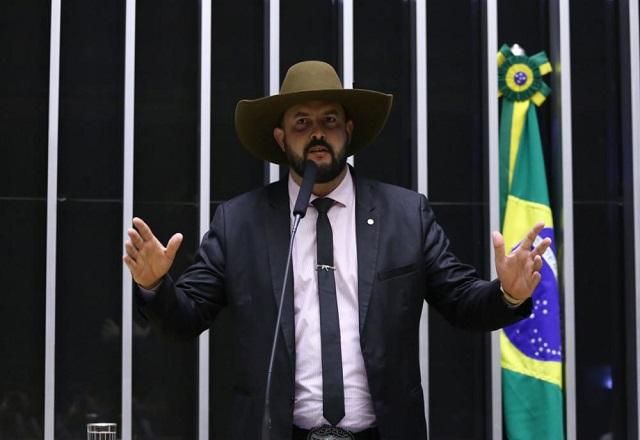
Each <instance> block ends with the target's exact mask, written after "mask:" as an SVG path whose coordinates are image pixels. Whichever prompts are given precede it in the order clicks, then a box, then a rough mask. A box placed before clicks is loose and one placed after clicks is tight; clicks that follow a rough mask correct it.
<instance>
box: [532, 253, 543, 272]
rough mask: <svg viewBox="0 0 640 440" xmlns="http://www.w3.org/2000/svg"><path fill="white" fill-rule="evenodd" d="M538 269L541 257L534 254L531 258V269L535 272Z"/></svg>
mask: <svg viewBox="0 0 640 440" xmlns="http://www.w3.org/2000/svg"><path fill="white" fill-rule="evenodd" d="M540 269H542V257H541V256H540V255H536V256H535V257H534V258H533V270H534V271H536V272H537V271H539V270H540Z"/></svg>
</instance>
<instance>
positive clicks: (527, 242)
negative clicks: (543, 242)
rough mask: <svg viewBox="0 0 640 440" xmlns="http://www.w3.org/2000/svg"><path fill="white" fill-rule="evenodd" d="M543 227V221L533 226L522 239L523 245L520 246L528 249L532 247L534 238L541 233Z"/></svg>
mask: <svg viewBox="0 0 640 440" xmlns="http://www.w3.org/2000/svg"><path fill="white" fill-rule="evenodd" d="M543 228H544V223H542V222H538V223H536V225H535V226H534V227H533V229H531V230H530V231H529V232H528V233H527V235H526V237H525V238H524V240H522V245H521V246H520V248H521V249H524V250H526V251H528V250H529V249H531V245H533V242H534V240H535V239H536V237H537V236H538V234H540V232H541V231H542V229H543Z"/></svg>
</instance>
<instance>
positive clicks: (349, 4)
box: [341, 0, 354, 165]
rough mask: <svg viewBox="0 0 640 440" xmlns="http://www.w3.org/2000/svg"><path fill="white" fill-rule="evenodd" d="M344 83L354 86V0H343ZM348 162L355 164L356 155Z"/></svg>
mask: <svg viewBox="0 0 640 440" xmlns="http://www.w3.org/2000/svg"><path fill="white" fill-rule="evenodd" d="M341 3H342V84H343V87H344V88H345V89H352V88H353V0H342V2H341ZM347 162H348V163H349V164H350V165H353V164H354V156H351V157H349V159H347Z"/></svg>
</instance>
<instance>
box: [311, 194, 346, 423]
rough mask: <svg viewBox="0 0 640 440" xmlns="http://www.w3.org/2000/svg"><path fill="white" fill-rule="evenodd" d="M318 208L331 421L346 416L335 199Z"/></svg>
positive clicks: (325, 396) (325, 399)
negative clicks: (333, 213)
mask: <svg viewBox="0 0 640 440" xmlns="http://www.w3.org/2000/svg"><path fill="white" fill-rule="evenodd" d="M311 203H312V204H313V206H315V208H316V209H317V210H318V221H317V223H316V241H317V246H318V260H317V266H316V271H317V272H318V297H319V302H320V339H321V345H322V407H323V416H324V418H325V419H327V420H328V421H329V423H331V424H332V425H334V426H335V425H337V424H338V423H339V422H340V420H342V418H343V417H344V385H343V382H342V353H341V352H340V320H339V318H338V301H337V298H336V280H335V278H334V274H333V271H334V270H335V268H334V266H333V233H332V231H331V223H329V217H327V212H328V211H329V209H330V208H331V206H333V204H334V201H333V200H332V199H329V198H324V199H315V200H314V201H313V202H311Z"/></svg>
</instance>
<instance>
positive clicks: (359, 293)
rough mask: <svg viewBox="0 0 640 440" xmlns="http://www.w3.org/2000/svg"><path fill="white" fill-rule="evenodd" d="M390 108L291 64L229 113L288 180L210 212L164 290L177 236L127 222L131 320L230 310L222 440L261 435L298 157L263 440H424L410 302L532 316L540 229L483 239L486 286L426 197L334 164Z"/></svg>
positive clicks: (166, 321)
mask: <svg viewBox="0 0 640 440" xmlns="http://www.w3.org/2000/svg"><path fill="white" fill-rule="evenodd" d="M390 107H391V96H390V95H385V94H382V93H378V92H374V91H365V90H343V89H342V87H341V83H340V80H339V78H338V76H337V74H336V73H335V71H334V70H333V68H332V67H331V66H329V65H328V64H325V63H321V62H317V61H308V62H303V63H299V64H296V65H294V66H293V67H291V69H289V71H288V73H287V75H286V78H285V80H284V81H283V84H282V88H281V91H280V94H279V95H275V96H271V97H267V98H262V99H257V100H254V101H241V102H239V103H238V106H237V107H236V129H237V132H238V136H239V138H240V140H241V142H242V143H243V144H244V145H245V147H247V148H248V149H249V150H250V151H251V152H252V153H254V154H255V155H256V156H258V157H259V158H262V159H264V160H269V161H271V162H275V163H287V164H289V166H290V174H289V178H288V180H284V181H281V182H277V183H274V184H271V185H269V186H267V187H264V188H260V189H258V190H255V191H253V192H250V193H247V194H243V195H241V196H239V197H236V198H234V199H232V200H230V201H228V202H226V203H224V204H223V205H221V206H220V207H219V208H218V210H217V211H216V214H215V217H214V219H213V222H212V224H211V229H210V230H209V232H208V233H207V234H206V235H205V237H204V239H203V241H202V245H201V247H200V249H199V252H198V254H197V257H196V261H195V263H194V264H193V265H192V266H191V267H190V268H188V269H187V270H186V272H185V273H184V274H183V275H182V276H181V277H180V279H179V280H178V281H177V282H175V283H174V281H173V280H172V279H171V277H170V276H169V275H168V274H167V272H168V270H169V268H170V266H171V263H172V261H173V259H174V256H175V254H176V251H177V249H178V247H179V245H180V242H181V240H182V236H181V235H180V234H176V235H174V236H173V237H172V238H171V239H170V240H169V242H168V244H167V247H166V248H165V247H164V246H163V245H162V244H161V243H160V242H159V241H158V240H157V239H156V238H155V237H154V236H153V234H152V232H151V230H150V229H149V227H148V226H147V225H146V224H145V223H144V222H143V221H142V220H141V219H138V218H134V220H133V224H134V226H135V229H130V230H129V237H130V241H127V242H126V244H125V246H126V255H125V256H124V257H123V258H124V261H125V263H126V264H127V266H128V267H129V268H130V270H131V273H132V274H133V278H134V280H135V281H136V282H137V283H138V285H140V286H141V288H142V290H143V295H144V298H143V297H142V295H141V297H140V298H141V304H142V305H141V309H142V311H143V313H145V314H146V315H147V316H148V317H149V318H151V319H152V320H153V321H155V322H156V323H157V324H158V325H159V326H160V327H161V328H162V329H163V330H166V331H167V332H171V333H174V334H178V335H182V336H195V335H197V334H199V333H200V332H202V331H203V330H205V329H207V328H208V327H209V326H210V325H211V323H212V321H213V320H214V319H215V316H216V314H217V313H218V311H220V309H222V308H223V307H231V310H232V316H233V326H234V338H235V339H234V343H235V353H234V356H235V357H234V360H235V368H236V370H235V378H234V385H235V391H234V395H233V402H232V403H231V404H232V408H233V411H232V414H233V420H232V432H233V439H234V440H236V439H251V440H254V439H257V438H259V437H260V425H261V419H262V414H263V402H264V393H265V382H266V370H267V366H268V361H269V355H270V349H271V343H272V335H273V333H272V332H273V330H274V328H275V321H276V314H277V305H278V298H279V293H280V290H281V288H282V279H283V276H284V269H285V263H286V260H287V251H288V241H289V236H290V227H291V226H290V225H291V210H292V207H293V203H294V201H295V199H296V197H297V195H298V192H299V185H300V183H301V179H302V178H301V176H302V174H303V172H304V161H305V160H307V159H309V160H312V161H314V162H315V163H316V164H317V165H318V168H319V172H318V177H317V179H316V183H315V185H314V186H313V195H312V200H311V203H310V206H309V208H308V213H307V216H306V217H305V218H304V219H303V221H302V223H301V226H300V229H299V230H298V235H297V236H296V241H295V243H294V248H293V256H292V265H293V275H292V276H290V277H289V279H288V280H287V285H286V293H285V297H284V308H283V316H282V322H281V326H280V336H281V340H280V343H279V345H278V347H277V350H276V355H275V362H274V367H273V383H272V388H271V393H270V396H271V402H272V404H271V417H272V423H273V428H272V437H271V438H273V439H291V438H293V439H305V438H313V439H316V438H336V439H339V438H356V439H385V440H387V439H425V438H426V424H425V418H424V402H423V397H422V388H421V385H420V370H419V359H418V357H419V356H418V329H419V321H420V314H421V311H422V303H423V301H424V300H425V299H426V300H427V301H428V302H429V303H430V304H431V305H432V306H434V307H435V308H436V309H437V310H438V311H439V312H441V313H442V314H443V315H444V316H445V317H446V318H447V319H448V320H449V321H450V322H452V323H453V324H454V325H457V326H460V327H465V328H469V329H476V330H484V331H487V330H493V329H496V328H499V327H502V326H505V325H508V324H511V323H513V322H515V321H517V320H520V319H522V318H523V317H526V316H528V315H529V314H530V312H531V300H530V299H529V297H530V296H531V294H532V292H533V289H534V288H535V286H536V285H537V283H538V282H539V280H540V274H539V270H540V268H541V265H542V260H541V257H540V256H541V254H542V253H544V251H545V250H546V248H547V247H548V246H549V244H550V241H549V240H544V241H542V243H540V244H539V245H538V247H537V248H535V249H533V250H530V249H531V247H532V243H533V240H534V239H535V237H536V236H537V234H538V232H540V230H541V228H542V225H541V224H539V225H536V226H535V227H534V228H533V229H532V230H531V232H530V233H529V234H528V236H527V237H525V238H524V241H523V244H522V246H521V247H520V248H519V249H518V250H517V251H515V252H514V253H512V254H511V255H509V256H505V250H504V241H503V239H502V237H501V236H500V234H499V233H497V232H496V233H494V236H493V242H494V247H495V250H496V268H497V273H498V276H499V279H498V280H495V281H492V282H487V281H483V280H480V279H479V278H478V277H477V275H476V273H475V271H474V270H473V269H472V268H471V267H469V266H466V265H463V264H462V263H460V262H459V261H458V260H457V259H456V258H455V256H454V255H452V254H451V253H450V252H449V250H448V240H447V238H446V236H445V234H444V232H443V231H442V229H441V228H440V227H439V226H438V224H437V223H436V221H435V219H434V215H433V212H432V211H431V208H430V207H429V205H428V202H427V200H426V198H425V197H424V196H422V195H419V194H417V193H415V192H413V191H409V190H406V189H402V188H398V187H395V186H391V185H386V184H382V183H379V182H374V181H370V180H367V179H365V178H363V177H362V176H359V175H358V176H356V174H355V172H354V170H352V169H351V168H350V167H348V166H346V158H347V156H349V155H351V154H353V153H354V152H356V151H358V150H359V149H361V148H363V147H365V146H366V145H367V144H368V143H370V142H371V141H372V140H373V139H374V138H375V137H376V135H377V134H378V133H379V131H380V130H381V129H382V127H383V126H384V123H385V121H386V119H387V116H388V114H389V110H390ZM323 426H328V427H329V428H326V427H325V428H323ZM331 435H333V437H331Z"/></svg>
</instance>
